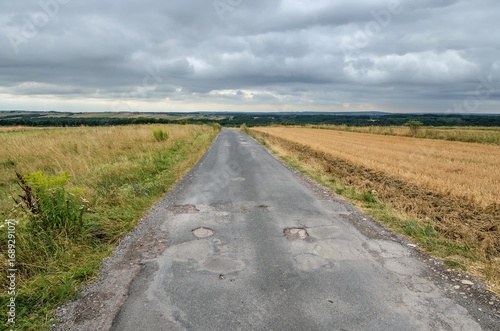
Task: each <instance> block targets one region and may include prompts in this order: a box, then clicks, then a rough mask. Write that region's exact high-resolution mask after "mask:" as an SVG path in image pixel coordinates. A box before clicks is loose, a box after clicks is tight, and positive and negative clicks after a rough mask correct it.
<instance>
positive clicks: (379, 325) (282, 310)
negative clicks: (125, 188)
mask: <svg viewBox="0 0 500 331" xmlns="http://www.w3.org/2000/svg"><path fill="white" fill-rule="evenodd" d="M163 217H164V221H163V222H162V228H161V229H159V231H167V232H168V234H169V242H168V245H169V246H168V248H166V249H165V250H164V252H163V253H162V254H161V255H160V256H159V257H157V258H154V259H151V260H146V261H143V267H142V269H141V271H140V273H139V274H138V276H137V277H136V278H135V279H134V281H133V282H132V285H131V287H130V289H129V294H128V298H127V299H126V301H125V303H124V304H123V306H122V307H121V310H120V312H119V313H118V315H117V316H116V318H115V320H114V322H113V327H112V330H117V331H118V330H120V331H123V330H130V331H136V330H168V331H173V330H339V331H340V330H343V331H356V330H371V331H375V330H381V331H388V330H467V331H472V330H481V327H480V325H479V324H478V323H477V322H476V319H475V318H473V317H471V316H470V315H469V313H468V311H467V309H465V308H464V307H462V306H461V305H460V304H459V303H457V302H456V301H454V300H452V299H449V298H448V297H447V296H446V295H445V294H444V293H443V290H442V288H440V287H439V286H437V285H436V284H435V283H433V282H432V281H431V280H429V277H427V276H426V275H427V273H428V269H429V267H428V266H427V265H426V264H425V263H423V262H422V260H421V259H418V258H416V257H415V256H414V255H415V254H414V253H413V250H414V248H412V247H411V246H408V245H405V244H404V243H403V244H402V243H400V242H398V241H396V240H393V239H391V238H393V237H391V236H385V237H384V236H383V235H377V234H372V235H370V234H368V235H367V233H368V232H369V231H363V230H360V225H359V224H358V225H357V226H355V223H356V222H353V219H354V220H355V218H356V217H357V218H360V217H363V215H362V214H360V213H358V214H356V213H355V211H354V209H353V208H350V207H348V206H347V207H346V204H343V203H341V202H339V201H337V200H335V199H334V200H332V199H330V198H325V197H324V196H323V192H321V191H318V190H316V189H314V188H312V187H311V185H308V184H307V183H305V182H304V181H303V180H302V179H300V178H299V176H297V175H296V174H294V172H292V171H291V170H290V169H288V168H287V167H286V166H284V165H283V164H282V163H281V162H279V161H277V160H276V159H275V158H274V157H273V156H271V155H270V154H269V153H268V152H267V151H266V150H265V149H264V148H263V147H262V146H260V145H259V144H257V143H256V142H255V141H253V140H252V139H250V138H248V137H247V136H245V135H244V134H242V133H239V132H235V131H229V130H223V131H222V133H221V134H220V135H219V137H218V138H217V139H216V141H215V142H214V144H213V145H212V147H211V148H210V150H209V151H208V152H207V154H206V155H205V157H204V158H203V160H202V162H201V163H200V164H199V165H198V166H197V167H196V168H195V170H194V171H193V172H192V173H191V175H190V178H189V179H188V180H186V183H184V185H183V188H182V190H181V192H180V193H179V194H177V196H176V201H175V203H174V204H172V206H171V207H170V208H169V209H168V210H167V211H166V212H165V213H164V216H163ZM363 221H366V220H360V222H361V223H362V222H363ZM200 228H202V229H200ZM294 228H297V229H305V230H306V231H307V234H306V233H305V232H304V231H299V230H293V229H294ZM196 229H198V231H195V232H193V230H196ZM286 229H292V230H290V231H285V230H286ZM210 230H212V231H213V235H212V233H211V231H210ZM372 232H373V231H372ZM195 234H196V235H198V237H197V236H196V235H195ZM287 235H288V236H287ZM204 236H207V237H204Z"/></svg>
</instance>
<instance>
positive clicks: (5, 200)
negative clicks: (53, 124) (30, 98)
mask: <svg viewBox="0 0 500 331" xmlns="http://www.w3.org/2000/svg"><path fill="white" fill-rule="evenodd" d="M159 129H161V130H164V131H163V132H168V133H169V135H168V136H165V137H164V139H160V140H158V139H157V138H156V137H155V133H154V132H158V131H157V130H159ZM219 130H220V128H219V127H216V126H207V125H205V126H196V125H183V126H176V125H165V126H162V127H161V128H158V127H156V126H155V127H151V126H128V127H106V128H68V129H59V130H50V129H47V130H32V131H30V130H26V129H22V134H16V131H15V130H13V131H11V132H9V134H7V135H0V144H1V145H2V146H6V147H5V148H3V149H2V151H1V152H0V154H2V155H0V156H1V157H2V158H1V159H2V160H7V161H5V162H4V163H3V164H1V165H0V206H1V207H2V209H1V217H2V218H3V219H15V220H16V223H15V240H16V242H15V246H16V247H15V249H16V257H15V267H16V268H17V273H16V290H17V293H16V297H15V298H16V299H15V304H16V311H15V313H16V318H15V321H16V324H15V328H14V329H15V330H48V329H49V328H50V325H51V323H52V316H53V313H54V311H55V309H56V308H57V307H58V306H59V305H60V304H62V303H63V302H65V301H68V300H71V299H74V298H75V297H76V295H77V293H78V292H79V290H80V289H81V287H82V286H83V285H84V284H85V283H87V282H89V281H92V279H93V278H94V277H95V276H96V274H97V272H98V270H99V267H100V265H101V263H102V260H103V259H104V258H105V257H107V256H109V255H110V254H111V253H112V251H113V249H114V248H115V247H116V245H117V243H118V242H119V240H120V238H121V237H122V236H123V235H124V234H125V233H127V232H128V231H130V230H131V229H132V228H133V227H134V226H135V225H136V224H137V222H138V220H139V219H140V217H141V216H142V215H144V213H145V212H146V211H147V210H148V209H149V207H150V206H151V205H152V204H153V203H154V202H155V201H156V200H157V199H159V198H160V197H161V196H163V195H164V194H165V192H166V191H168V190H169V188H171V187H172V186H173V185H174V184H175V183H176V182H177V181H178V180H179V179H180V178H182V177H183V176H184V174H185V173H186V172H187V171H188V170H189V169H190V168H191V167H192V166H193V165H194V164H195V163H196V162H197V161H198V160H199V159H200V158H201V156H202V155H203V154H204V152H205V151H206V149H207V148H208V147H209V146H210V144H211V142H212V140H213V139H214V138H215V136H216V135H217V134H218V132H219ZM156 135H157V134H156ZM15 171H17V172H19V173H21V174H23V175H24V176H23V178H25V179H26V186H29V187H30V188H31V189H32V192H31V194H33V197H32V202H33V204H32V205H33V206H34V209H33V210H37V208H38V209H39V211H37V212H33V210H32V211H30V210H28V208H21V207H20V206H21V205H23V204H24V205H26V203H23V201H25V200H26V199H27V198H26V191H24V192H23V190H21V187H20V186H19V185H18V184H17V182H18V181H19V179H17V178H16V175H15ZM19 195H21V196H24V199H21V198H18V202H19V205H18V206H14V203H13V199H12V196H14V197H17V196H19ZM58 201H59V203H54V202H58ZM73 207H75V208H73ZM78 208H85V209H84V210H83V209H82V213H81V217H80V213H78V212H77V211H78ZM3 225H4V226H3V227H1V228H0V236H1V238H2V240H1V241H0V252H1V263H2V267H3V268H2V269H3V270H7V269H8V268H9V265H8V262H7V261H8V254H7V252H8V246H7V240H6V239H7V236H8V233H7V230H8V226H6V225H7V224H3ZM1 284H2V290H1V293H0V306H1V307H3V308H2V309H1V310H0V318H1V319H2V324H1V325H2V326H3V328H4V329H7V330H8V329H9V327H12V325H11V324H8V323H6V322H7V321H8V320H7V304H8V302H9V300H10V296H9V294H8V292H9V291H8V288H9V283H8V281H7V280H6V279H5V277H3V281H2V283H1Z"/></svg>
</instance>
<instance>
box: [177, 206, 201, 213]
mask: <svg viewBox="0 0 500 331" xmlns="http://www.w3.org/2000/svg"><path fill="white" fill-rule="evenodd" d="M172 210H173V212H174V213H175V214H194V213H197V212H199V210H198V209H197V208H196V207H195V206H193V205H174V206H173V207H172Z"/></svg>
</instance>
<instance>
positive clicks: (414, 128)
mask: <svg viewBox="0 0 500 331" xmlns="http://www.w3.org/2000/svg"><path fill="white" fill-rule="evenodd" d="M405 125H406V126H407V127H409V128H410V132H411V134H412V135H413V136H416V135H417V133H418V131H419V130H420V128H421V127H422V125H423V124H422V122H420V121H419V120H410V121H408V122H406V124H405Z"/></svg>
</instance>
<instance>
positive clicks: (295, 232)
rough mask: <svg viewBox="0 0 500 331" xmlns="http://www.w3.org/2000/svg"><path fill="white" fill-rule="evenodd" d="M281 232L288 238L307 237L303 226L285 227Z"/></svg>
mask: <svg viewBox="0 0 500 331" xmlns="http://www.w3.org/2000/svg"><path fill="white" fill-rule="evenodd" d="M283 233H284V234H285V237H286V238H287V239H288V240H297V239H306V238H307V237H309V234H308V233H307V231H306V229H304V228H287V229H285V230H284V231H283Z"/></svg>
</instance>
